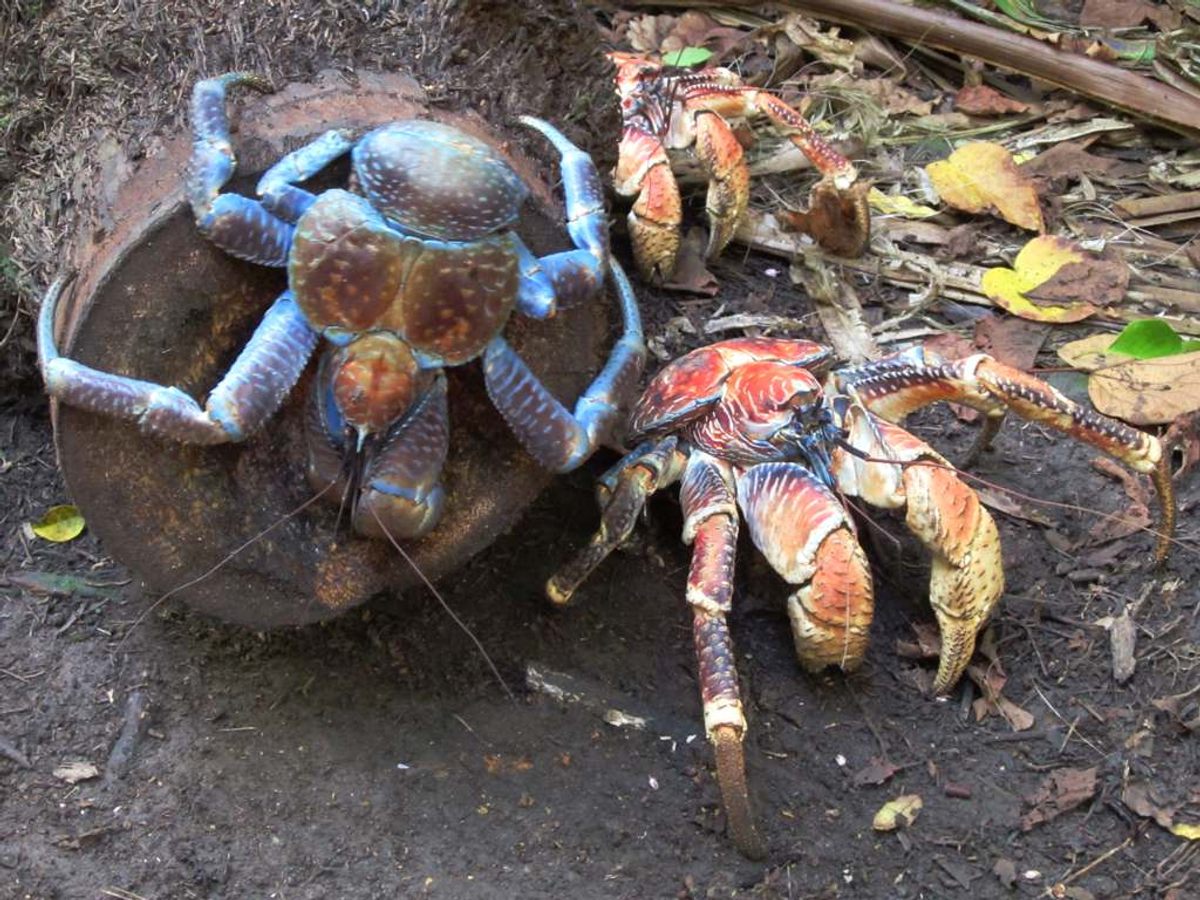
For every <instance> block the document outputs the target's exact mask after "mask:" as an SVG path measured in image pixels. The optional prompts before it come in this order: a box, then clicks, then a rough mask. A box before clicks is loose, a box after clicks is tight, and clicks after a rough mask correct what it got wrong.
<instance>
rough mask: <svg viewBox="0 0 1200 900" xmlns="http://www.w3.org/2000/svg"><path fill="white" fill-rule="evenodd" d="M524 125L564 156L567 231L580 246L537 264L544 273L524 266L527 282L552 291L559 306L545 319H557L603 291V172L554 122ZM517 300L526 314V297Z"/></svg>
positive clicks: (530, 119)
mask: <svg viewBox="0 0 1200 900" xmlns="http://www.w3.org/2000/svg"><path fill="white" fill-rule="evenodd" d="M520 121H521V123H522V124H523V125H526V126H528V127H529V128H532V129H533V130H534V131H537V132H538V133H539V134H541V135H542V136H543V137H545V138H546V140H548V141H549V142H550V143H551V144H552V145H553V146H554V149H555V150H557V151H558V153H559V158H560V159H559V169H560V171H561V172H562V179H563V194H564V195H565V199H566V210H567V233H568V234H570V235H571V240H572V241H573V242H574V244H575V246H576V248H578V249H575V250H567V251H564V252H562V253H552V254H550V255H549V256H544V257H542V258H541V259H539V260H538V261H537V262H538V265H539V267H540V269H541V275H539V274H538V273H537V272H535V271H524V270H525V269H526V267H525V265H522V270H523V273H522V280H523V281H524V280H525V279H526V278H529V279H534V280H541V281H543V283H544V284H545V285H546V286H549V287H550V288H551V289H552V293H553V297H554V299H555V301H556V302H555V304H554V305H552V306H550V307H549V310H550V311H549V312H548V313H545V314H543V315H541V316H539V317H541V318H544V317H545V316H546V315H553V311H554V309H555V308H557V307H559V306H562V307H570V306H572V305H573V304H576V303H579V302H581V301H583V300H588V299H590V298H592V297H594V296H596V294H597V293H598V292H599V290H600V287H601V285H602V284H603V283H604V275H605V272H606V271H607V268H608V259H609V252H608V215H607V213H606V212H605V209H604V188H603V186H602V184H601V181H600V173H599V172H597V171H596V164H595V163H594V162H592V158H591V157H590V156H588V155H587V154H586V153H584V152H583V151H582V150H580V149H579V148H578V147H576V146H575V145H574V144H572V143H571V142H570V141H569V140H567V137H566V136H565V135H564V134H563V133H562V132H561V131H559V130H558V129H557V128H555V127H554V126H553V125H551V124H550V123H549V122H545V121H543V120H541V119H536V118H534V117H533V116H521V118H520ZM522 287H524V285H522ZM517 302H518V304H520V305H521V306H522V310H524V309H525V305H524V304H523V303H522V298H521V297H520V295H518V301H517ZM531 314H533V315H537V313H531Z"/></svg>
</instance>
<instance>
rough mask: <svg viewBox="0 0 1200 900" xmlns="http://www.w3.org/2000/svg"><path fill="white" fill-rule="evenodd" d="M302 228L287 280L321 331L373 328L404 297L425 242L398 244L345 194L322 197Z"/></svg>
mask: <svg viewBox="0 0 1200 900" xmlns="http://www.w3.org/2000/svg"><path fill="white" fill-rule="evenodd" d="M301 223H302V227H300V228H298V229H297V232H296V238H295V240H294V241H293V243H292V255H291V261H290V262H289V264H288V277H289V282H290V286H291V288H292V291H293V293H294V294H295V297H296V302H297V303H298V304H299V306H300V308H301V309H302V310H303V311H304V314H305V316H306V317H307V318H308V320H309V321H310V322H311V323H312V324H313V325H314V326H315V327H317V328H321V327H326V326H331V325H332V326H337V327H339V328H345V329H349V330H352V331H361V330H364V329H367V328H370V327H371V326H373V325H374V324H375V323H376V322H377V321H378V320H379V318H380V317H381V316H382V315H383V314H384V313H385V311H386V310H387V309H388V308H389V307H390V306H391V304H392V303H393V302H394V300H395V298H396V297H397V295H398V294H399V293H400V291H401V289H402V287H403V284H404V277H405V272H406V270H407V268H408V266H409V265H410V264H411V263H412V260H413V259H414V258H415V257H416V256H417V255H418V254H419V253H420V248H421V245H420V243H419V242H417V241H415V240H403V239H397V238H396V236H395V235H393V234H391V233H389V232H388V231H387V230H386V228H385V227H384V226H383V225H382V224H381V223H380V221H379V218H378V214H377V213H375V212H374V211H373V210H371V208H370V207H369V206H368V205H367V203H366V201H365V200H363V199H362V198H361V197H356V196H354V195H353V194H348V193H346V192H345V191H327V192H325V193H324V194H322V195H321V196H320V197H319V198H318V199H317V202H316V203H314V204H313V205H312V207H311V208H310V209H309V211H308V212H307V213H306V214H305V217H304V218H303V219H302V220H301Z"/></svg>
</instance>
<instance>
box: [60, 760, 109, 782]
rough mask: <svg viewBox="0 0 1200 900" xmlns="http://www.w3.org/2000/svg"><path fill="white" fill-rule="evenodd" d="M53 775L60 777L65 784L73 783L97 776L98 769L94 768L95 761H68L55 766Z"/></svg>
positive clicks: (98, 774)
mask: <svg viewBox="0 0 1200 900" xmlns="http://www.w3.org/2000/svg"><path fill="white" fill-rule="evenodd" d="M54 777H55V778H60V779H62V780H63V781H65V782H66V783H67V784H75V783H77V782H80V781H87V780H89V779H91V778H99V777H100V770H99V769H97V768H96V764H95V763H90V762H69V763H63V764H62V765H61V766H59V767H58V768H56V769H55V770H54Z"/></svg>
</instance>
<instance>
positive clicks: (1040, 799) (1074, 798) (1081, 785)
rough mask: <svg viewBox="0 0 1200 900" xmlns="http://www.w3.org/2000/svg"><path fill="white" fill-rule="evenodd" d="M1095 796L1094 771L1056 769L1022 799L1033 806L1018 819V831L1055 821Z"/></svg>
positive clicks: (1092, 769) (1091, 769) (1093, 768)
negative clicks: (1019, 826)
mask: <svg viewBox="0 0 1200 900" xmlns="http://www.w3.org/2000/svg"><path fill="white" fill-rule="evenodd" d="M1095 793H1096V769H1095V767H1092V768H1090V769H1069V768H1062V769H1055V770H1054V771H1053V772H1051V773H1050V774H1049V775H1047V776H1046V778H1045V779H1044V780H1043V781H1042V784H1041V786H1040V787H1039V788H1038V789H1037V790H1036V791H1035V792H1034V793H1033V794H1031V795H1029V796H1028V797H1026V798H1025V802H1026V803H1027V804H1029V805H1030V807H1032V808H1031V809H1030V810H1029V811H1028V812H1026V813H1025V815H1023V816H1022V817H1021V830H1022V831H1029V830H1030V829H1032V828H1034V827H1035V826H1037V825H1040V824H1042V823H1043V822H1049V821H1050V820H1051V819H1057V818H1058V817H1059V816H1061V815H1062V814H1063V813H1065V812H1069V811H1070V810H1072V809H1074V808H1075V807H1077V806H1079V805H1080V804H1081V803H1086V802H1087V801H1088V800H1090V799H1092V797H1093V796H1094V795H1095Z"/></svg>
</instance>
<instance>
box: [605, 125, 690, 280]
mask: <svg viewBox="0 0 1200 900" xmlns="http://www.w3.org/2000/svg"><path fill="white" fill-rule="evenodd" d="M613 184H614V187H615V188H616V191H617V193H618V194H620V195H621V196H623V197H636V198H637V199H636V200H634V203H633V209H631V210H630V211H629V220H628V221H629V237H630V240H631V241H632V243H633V255H634V259H635V260H636V262H637V267H638V271H639V272H640V273H641V275H642V277H643V278H645V279H647V280H649V281H666V280H667V279H669V278H670V277H671V275H672V274H674V272H675V259H676V257H677V256H678V255H679V244H680V233H679V226H680V223H681V222H682V221H683V201H682V200H681V199H680V196H679V185H677V184H676V183H675V176H674V175H673V174H672V173H671V162H670V160H669V159H668V158H667V151H666V149H665V148H664V147H663V145H662V142H661V141H660V140H659V139H658V138H656V137H654V136H653V135H651V134H647V133H646V132H644V131H642V130H641V129H638V128H626V129H625V131H624V133H623V134H622V136H621V146H620V148H619V150H618V155H617V167H616V170H615V171H614V172H613Z"/></svg>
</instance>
